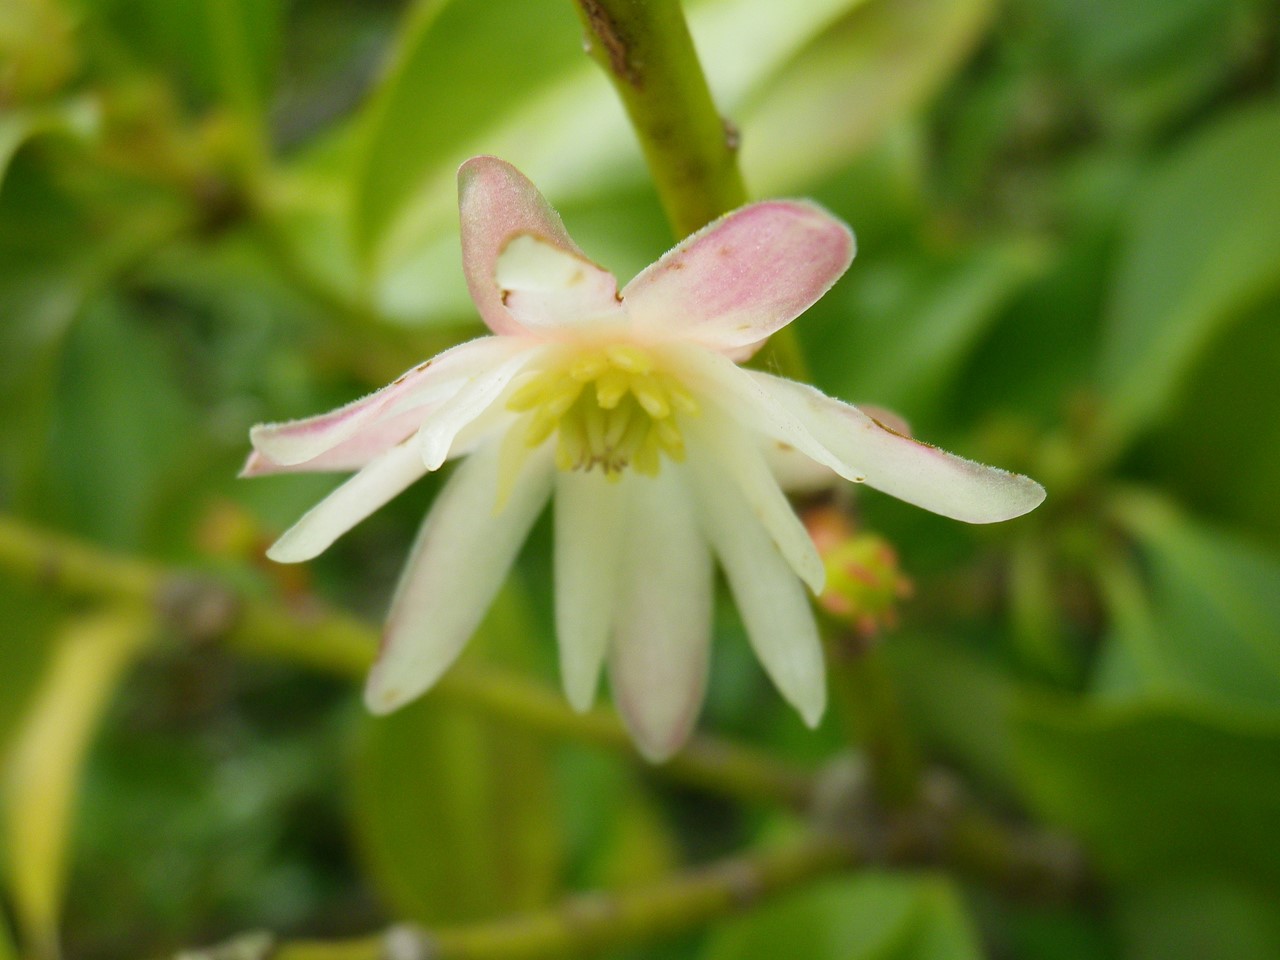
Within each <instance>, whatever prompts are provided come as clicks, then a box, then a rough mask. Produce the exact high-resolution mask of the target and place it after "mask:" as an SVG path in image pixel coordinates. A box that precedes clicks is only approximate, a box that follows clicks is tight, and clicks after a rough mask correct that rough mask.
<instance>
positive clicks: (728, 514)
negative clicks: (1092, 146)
mask: <svg viewBox="0 0 1280 960" xmlns="http://www.w3.org/2000/svg"><path fill="white" fill-rule="evenodd" d="M690 468H691V469H692V470H693V472H694V484H695V490H696V491H697V495H698V506H699V510H700V516H701V519H702V523H703V527H704V528H705V529H706V532H707V538H708V539H709V540H710V541H711V547H712V549H713V550H715V553H716V556H717V557H719V558H720V566H721V567H722V568H723V569H724V573H725V578H726V579H727V580H728V581H729V588H730V589H731V590H732V591H733V596H734V599H735V601H736V602H737V605H738V611H739V613H740V614H741V616H742V622H743V625H744V626H745V627H746V629H747V637H748V638H749V639H750V641H751V647H752V649H754V650H755V652H756V656H757V657H759V658H760V663H761V664H762V665H763V666H764V669H765V672H766V673H767V674H768V675H769V678H770V679H771V680H772V681H773V683H774V685H775V686H776V687H777V688H778V692H779V693H781V694H782V696H783V697H784V698H785V699H786V701H787V702H788V703H790V704H791V705H792V706H793V707H795V708H796V710H797V711H799V713H800V716H801V717H802V718H803V719H804V722H805V723H806V724H808V725H809V726H810V727H816V726H817V725H818V721H819V720H821V719H822V714H823V711H825V710H826V706H827V683H826V667H825V664H824V662H823V659H822V643H821V641H820V640H819V638H818V629H817V625H816V624H815V623H814V619H813V610H812V608H811V607H810V605H809V599H808V597H807V596H805V592H804V587H803V586H802V585H801V583H800V581H799V580H797V579H796V577H795V575H794V574H793V573H792V571H791V569H790V565H789V564H788V563H787V562H786V561H785V560H784V559H783V557H782V554H781V553H779V552H778V549H777V547H776V546H775V544H774V543H773V542H772V541H771V540H770V539H769V537H768V535H767V534H766V533H765V531H764V529H763V528H762V527H761V526H760V524H759V523H758V522H757V521H756V518H755V517H754V516H753V513H752V508H751V505H750V504H749V503H748V502H747V501H746V500H745V499H743V498H742V497H741V496H740V495H739V493H738V491H737V490H734V489H732V488H729V489H726V488H725V485H724V484H723V482H722V481H721V480H720V478H719V476H718V473H719V464H717V463H716V462H715V461H714V460H713V459H709V458H707V457H705V456H704V457H691V458H690Z"/></svg>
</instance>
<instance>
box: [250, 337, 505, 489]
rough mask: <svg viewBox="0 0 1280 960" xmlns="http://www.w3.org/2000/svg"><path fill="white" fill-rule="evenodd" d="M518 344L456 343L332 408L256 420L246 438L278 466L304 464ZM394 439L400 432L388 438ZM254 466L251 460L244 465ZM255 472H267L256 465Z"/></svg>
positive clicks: (441, 392)
mask: <svg viewBox="0 0 1280 960" xmlns="http://www.w3.org/2000/svg"><path fill="white" fill-rule="evenodd" d="M518 345H519V341H513V340H507V339H503V338H499V337H480V338H479V339H477V340H471V341H468V342H467V343H463V344H459V345H458V346H456V347H452V348H450V349H449V350H446V351H444V353H441V354H439V355H438V356H436V357H435V358H433V359H431V360H428V361H426V362H424V363H420V364H418V365H417V366H416V367H414V368H413V369H412V370H409V371H406V372H405V373H403V374H401V375H400V376H399V377H397V378H396V379H395V380H393V381H392V382H391V383H390V384H388V385H387V386H385V387H383V388H382V389H381V390H378V391H376V392H374V393H371V394H369V395H368V396H366V397H362V398H361V399H359V400H355V401H352V402H351V403H348V404H347V405H346V406H344V407H339V408H338V409H337V410H333V411H330V412H329V413H322V414H320V415H318V416H314V417H307V418H305V419H302V420H290V421H287V422H285V423H260V424H258V425H257V426H255V427H253V428H252V429H251V430H250V431H249V440H250V442H252V444H253V448H254V450H255V451H257V453H259V454H261V456H262V457H263V458H265V459H266V460H267V461H269V462H270V463H272V464H275V465H276V466H277V467H294V466H300V465H302V464H306V463H308V461H312V460H315V459H316V458H317V457H319V456H320V455H321V454H323V453H327V452H329V451H330V450H333V449H334V448H336V447H337V446H338V445H339V444H342V443H344V442H346V441H347V440H350V439H351V438H353V437H355V436H356V435H357V434H358V433H360V432H361V431H363V430H364V429H366V428H367V427H369V426H371V425H373V424H375V423H377V422H378V421H380V420H383V419H384V418H392V417H397V416H398V415H399V414H401V413H403V412H405V410H408V409H414V408H417V407H427V406H430V405H432V404H435V403H439V402H440V401H441V400H443V399H444V398H446V397H448V396H450V395H451V394H452V393H453V392H454V391H456V390H457V389H458V388H459V387H460V386H461V385H462V384H463V383H465V382H466V381H467V379H468V378H469V377H471V376H473V375H474V374H475V373H476V372H477V371H480V370H484V369H486V368H488V367H490V366H492V365H493V364H494V363H495V362H498V361H499V360H500V359H501V358H506V357H509V356H510V355H511V353H512V352H513V350H515V349H517V347H518ZM397 429H398V426H397ZM399 439H403V435H402V436H401V437H400V438H397V439H396V440H393V441H390V442H391V443H396V442H399ZM253 465H254V461H253V460H250V462H249V463H247V464H246V465H245V470H246V471H249V469H250V467H251V466H253ZM259 466H260V465H259ZM312 469H338V468H336V467H328V466H321V467H315V468H312ZM255 472H258V473H263V472H269V471H266V470H262V469H258V468H255Z"/></svg>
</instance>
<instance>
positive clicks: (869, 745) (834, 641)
mask: <svg viewBox="0 0 1280 960" xmlns="http://www.w3.org/2000/svg"><path fill="white" fill-rule="evenodd" d="M827 652H828V661H829V663H830V672H831V686H832V693H833V696H834V698H835V700H836V702H837V706H838V707H839V710H840V713H841V717H842V719H843V721H844V725H845V730H846V733H847V735H848V737H849V740H850V741H851V742H852V743H853V745H854V746H856V747H860V748H861V749H862V751H863V753H864V756H865V757H866V762H867V772H868V776H869V778H870V781H871V789H872V792H873V794H874V796H875V799H876V800H877V801H878V802H879V803H880V804H882V805H883V806H884V807H885V809H887V810H907V809H911V808H912V807H914V806H916V804H917V802H918V801H919V798H920V789H921V773H922V768H921V761H920V753H919V748H918V747H917V746H916V744H915V742H914V740H913V739H912V737H911V734H910V731H909V730H908V728H907V723H906V718H905V717H904V716H903V713H902V706H901V704H900V702H899V700H898V694H897V690H896V689H895V686H894V682H893V678H892V677H891V676H890V675H889V668H888V664H887V663H886V662H885V657H884V651H883V649H882V647H881V644H880V643H879V641H878V640H877V639H876V638H874V637H872V638H866V637H863V636H861V635H858V634H856V633H854V632H853V631H851V630H849V629H848V628H844V629H839V630H831V631H828V641H827Z"/></svg>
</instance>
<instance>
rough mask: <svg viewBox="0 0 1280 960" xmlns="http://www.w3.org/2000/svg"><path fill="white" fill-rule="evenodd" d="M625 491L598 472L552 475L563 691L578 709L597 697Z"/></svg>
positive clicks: (617, 564)
mask: <svg viewBox="0 0 1280 960" xmlns="http://www.w3.org/2000/svg"><path fill="white" fill-rule="evenodd" d="M627 492H628V487H627V485H625V484H619V483H610V482H609V481H608V480H606V479H605V478H604V477H603V476H601V475H600V474H599V473H594V472H592V473H587V472H583V471H580V470H570V471H564V472H561V473H559V474H558V475H557V477H556V500H555V595H556V638H557V640H558V642H559V649H560V677H561V680H562V682H563V684H564V691H565V696H567V697H568V699H569V703H570V704H571V705H572V706H573V708H574V709H575V710H579V711H582V710H586V709H587V708H589V707H590V706H591V703H592V701H593V700H594V698H595V693H596V687H597V685H598V684H599V680H600V668H601V666H602V665H603V663H604V658H605V654H606V652H607V651H608V647H609V635H610V632H611V631H612V629H613V621H614V610H615V606H616V602H617V593H618V573H619V569H620V563H621V559H622V551H623V550H624V549H625V544H624V542H623V539H622V534H623V530H624V529H625V524H626V516H627V507H628V498H627Z"/></svg>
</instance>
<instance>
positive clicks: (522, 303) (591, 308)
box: [494, 233, 622, 329]
mask: <svg viewBox="0 0 1280 960" xmlns="http://www.w3.org/2000/svg"><path fill="white" fill-rule="evenodd" d="M494 279H495V280H496V282H497V284H498V288H499V289H500V290H501V291H502V302H503V303H505V304H506V306H507V310H508V311H510V312H511V314H512V316H514V317H515V318H516V319H517V320H519V321H520V323H521V324H522V325H523V326H525V327H528V328H530V329H538V328H543V329H548V328H552V327H569V326H578V325H581V324H584V323H592V322H596V323H598V322H599V321H601V320H604V319H610V318H617V319H619V320H620V319H621V317H622V304H621V303H620V302H619V300H618V284H617V281H616V280H614V278H613V274H611V273H610V272H609V271H607V270H605V269H603V268H602V267H598V266H596V265H595V264H594V263H592V262H591V261H590V260H587V259H586V258H584V257H581V256H579V255H578V254H576V253H570V252H569V251H567V250H565V249H564V248H562V247H560V246H557V245H555V244H552V243H549V242H548V241H546V240H544V239H542V238H541V237H536V236H534V235H532V234H528V233H521V234H517V235H516V236H515V237H513V238H512V239H511V240H510V241H509V242H508V243H507V245H506V246H505V247H504V248H503V250H502V252H501V253H500V254H499V255H498V260H497V263H496V264H495V266H494Z"/></svg>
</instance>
